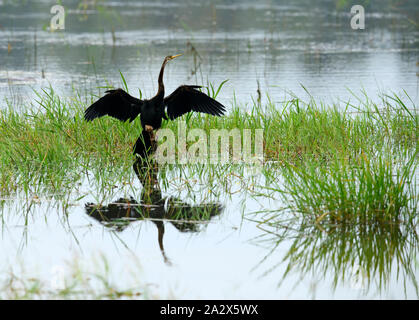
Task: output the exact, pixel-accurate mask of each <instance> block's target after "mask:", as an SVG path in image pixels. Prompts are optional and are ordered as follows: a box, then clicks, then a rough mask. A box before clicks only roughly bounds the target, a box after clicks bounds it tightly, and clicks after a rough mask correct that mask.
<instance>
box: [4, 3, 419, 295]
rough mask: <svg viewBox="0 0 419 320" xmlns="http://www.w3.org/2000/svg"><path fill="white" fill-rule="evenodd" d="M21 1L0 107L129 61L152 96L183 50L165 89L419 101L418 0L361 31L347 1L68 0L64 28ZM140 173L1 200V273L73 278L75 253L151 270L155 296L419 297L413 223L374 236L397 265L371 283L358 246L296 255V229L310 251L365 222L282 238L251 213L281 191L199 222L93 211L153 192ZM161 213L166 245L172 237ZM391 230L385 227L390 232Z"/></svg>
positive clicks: (89, 266)
mask: <svg viewBox="0 0 419 320" xmlns="http://www.w3.org/2000/svg"><path fill="white" fill-rule="evenodd" d="M19 2H20V1H2V0H0V97H1V98H3V99H1V102H0V107H2V106H4V105H5V102H4V99H5V98H7V99H8V100H9V101H12V102H13V103H14V104H16V105H19V104H20V102H21V101H31V99H32V98H33V97H34V94H33V92H32V90H33V89H40V88H43V87H45V86H48V85H49V84H51V85H52V86H53V87H54V89H55V90H56V91H58V92H59V93H60V94H62V95H65V96H71V95H72V94H73V90H80V91H81V92H82V93H84V92H86V90H87V91H88V92H89V91H93V92H97V91H98V89H97V87H98V86H103V85H104V84H105V83H106V82H109V83H110V84H113V85H115V86H120V85H121V84H120V76H119V71H121V72H122V73H123V74H124V75H125V78H126V80H127V83H128V86H129V88H130V91H131V93H133V94H136V93H137V92H138V91H137V90H138V88H141V90H142V92H143V93H144V94H145V95H147V96H151V95H153V94H154V92H155V91H156V88H157V74H158V70H159V68H160V65H161V62H162V59H163V57H164V56H166V55H168V54H177V53H185V55H184V56H183V57H182V58H179V59H176V60H174V61H172V62H171V63H170V64H169V66H168V67H167V68H166V73H165V82H166V86H167V88H168V89H167V90H168V91H170V90H171V89H175V88H176V86H177V85H179V84H182V83H188V84H195V83H197V84H206V83H207V81H210V82H213V83H215V84H217V83H220V82H221V81H223V80H225V79H229V82H228V83H227V85H226V87H225V88H224V89H223V90H222V92H221V93H220V96H219V99H220V101H222V102H224V103H225V104H226V105H228V104H229V103H230V102H231V101H232V99H233V94H235V95H236V97H237V99H238V101H239V102H241V103H242V104H243V105H245V104H250V103H251V96H253V97H256V91H257V88H258V82H259V83H260V88H261V90H262V92H263V93H264V94H265V93H269V95H270V97H271V98H272V100H274V101H281V100H283V99H284V98H286V97H290V96H291V95H292V94H293V93H295V94H297V95H298V96H301V97H302V98H306V97H307V93H306V92H305V91H304V89H303V88H302V86H301V85H303V86H304V87H305V88H307V90H308V91H309V92H310V93H311V94H312V95H313V96H314V97H316V98H318V99H319V100H323V101H326V102H337V101H342V100H343V101H346V100H348V99H351V100H354V99H355V98H354V97H353V96H352V95H351V93H350V92H349V90H351V91H353V92H355V93H356V94H359V93H360V92H361V90H365V91H366V93H367V94H368V96H370V97H371V98H373V99H374V98H378V96H379V94H380V93H383V92H384V93H389V92H392V91H394V92H396V93H401V92H403V90H405V91H406V92H407V93H408V94H409V95H410V97H411V98H412V100H413V101H414V102H415V103H418V102H419V83H418V79H419V78H418V72H419V67H418V61H419V58H418V52H419V41H418V39H419V37H418V36H419V29H418V27H417V21H418V13H419V3H418V2H417V1H405V3H404V5H403V6H401V7H399V6H394V7H391V8H390V7H388V6H383V5H378V4H375V5H374V4H373V5H372V6H371V7H369V8H367V9H366V13H367V15H366V30H352V29H351V28H350V14H349V9H346V10H343V11H336V9H335V8H336V6H335V4H334V2H332V1H319V2H316V6H315V7H313V4H312V2H311V1H303V0H301V1H288V2H287V1H261V2H258V3H256V2H255V1H206V2H203V3H202V4H199V3H197V2H196V1H186V2H180V1H167V2H166V1H152V2H146V1H123V2H122V1H105V2H104V4H105V5H104V6H103V7H100V8H99V9H93V8H92V7H90V6H89V7H87V8H84V7H83V6H79V2H78V1H66V2H65V3H66V6H65V9H66V14H67V16H66V21H65V30H61V31H56V32H50V31H48V30H47V26H48V25H49V21H50V19H51V16H52V15H51V14H50V13H49V12H50V3H51V2H50V1H37V4H36V5H35V4H33V3H32V2H30V4H24V5H22V4H19ZM28 3H29V1H28ZM374 3H375V2H374ZM112 30H114V33H113V32H112ZM412 107H413V106H412ZM132 183H133V186H134V187H133V188H132V187H126V186H117V188H116V189H115V190H113V191H112V193H111V195H107V196H106V197H103V195H101V194H100V192H99V191H96V186H95V185H94V184H91V182H89V181H88V179H87V178H86V180H85V181H83V182H82V184H81V186H78V187H75V190H74V192H73V193H72V194H70V195H66V197H68V199H70V203H71V206H70V207H68V208H63V207H62V205H61V204H60V201H55V200H52V197H50V196H47V195H39V197H40V198H39V199H38V198H36V199H32V200H33V202H30V201H29V202H28V203H32V204H31V205H29V204H28V203H27V199H25V198H23V199H19V200H18V201H16V199H1V207H0V208H1V217H2V220H1V224H2V230H1V241H0V252H1V254H0V271H1V272H2V273H1V275H2V278H7V276H8V274H9V273H8V272H9V271H13V272H14V273H15V274H17V275H21V276H22V277H31V276H33V277H41V278H43V279H45V280H46V281H50V279H51V278H53V276H54V274H55V273H56V272H57V270H58V271H59V272H62V273H63V274H65V275H66V276H70V277H71V270H72V266H73V265H74V264H76V263H77V264H80V265H81V266H82V267H83V268H84V269H85V270H87V271H88V272H93V271H97V270H98V269H100V267H98V266H100V265H101V261H102V257H103V258H104V259H106V260H107V261H109V262H110V271H109V278H110V279H112V280H113V281H114V282H115V283H117V284H120V285H121V287H124V286H128V287H130V286H134V285H137V284H138V285H143V284H145V285H146V286H147V287H148V290H149V294H150V296H151V297H163V298H164V297H174V298H246V299H251V298H268V299H292V298H343V299H351V298H417V297H418V292H417V289H416V276H417V274H418V270H417V263H418V262H417V260H416V257H415V255H414V254H413V253H416V251H417V244H416V242H415V241H413V240H411V239H410V235H409V234H406V235H405V234H404V236H403V237H400V239H404V240H403V241H402V240H400V239H399V238H398V239H399V240H394V239H392V240H388V242H385V240H384V243H381V244H380V241H377V242H376V241H374V242H373V243H374V244H375V243H377V246H376V247H375V249H377V248H381V249H380V250H384V251H382V254H383V256H384V257H385V259H384V260H385V264H386V266H387V267H386V268H384V271H383V272H381V273H378V274H377V273H372V274H373V276H372V277H371V282H370V283H368V284H366V283H365V281H364V280H365V274H366V272H368V271H370V272H371V270H359V268H358V266H357V263H356V262H354V260H352V259H347V260H345V261H337V260H336V259H337V258H336V257H334V256H333V255H332V254H331V255H326V256H321V257H318V259H317V260H316V261H315V262H312V263H311V264H308V265H307V263H306V262H307V259H308V256H307V255H304V254H302V255H300V256H298V257H292V256H291V257H290V256H287V254H288V253H289V250H290V248H291V245H292V244H293V243H294V241H296V239H313V240H315V241H313V242H312V244H311V246H312V247H305V246H304V244H303V243H302V244H301V247H302V248H306V251H304V252H310V250H311V249H314V250H316V249H318V248H324V246H325V245H326V246H327V245H329V247H327V248H329V250H330V252H333V247H335V246H336V245H337V244H338V243H339V244H342V243H348V244H349V243H354V244H356V243H358V242H359V241H360V239H359V238H358V235H357V234H353V235H349V236H348V235H346V237H344V238H343V239H341V238H332V240H330V239H329V240H327V239H325V238H324V236H322V235H321V233H320V234H316V232H307V233H304V232H303V233H298V232H297V233H295V234H292V233H291V234H288V232H287V235H286V236H285V237H284V238H283V239H281V240H279V239H280V237H277V236H275V235H273V234H272V233H268V232H267V230H265V229H264V228H261V226H258V224H257V223H255V222H253V221H252V218H253V216H252V215H251V213H252V212H255V211H258V210H265V209H272V208H279V207H281V205H283V204H282V203H279V202H278V201H275V200H272V199H268V198H263V197H259V198H258V197H250V196H248V195H245V194H243V193H242V192H237V193H233V194H232V195H222V196H220V197H218V198H216V199H211V200H212V201H216V202H217V203H220V204H221V205H222V210H220V212H219V213H218V214H217V215H214V216H213V217H212V218H211V219H210V220H209V221H207V222H205V223H203V224H198V225H197V226H198V227H197V229H196V230H192V231H191V230H189V231H188V230H186V231H185V230H181V228H179V226H177V225H176V224H175V223H173V222H171V221H163V222H162V221H161V220H156V221H157V222H156V221H154V222H153V221H151V220H150V219H147V220H145V221H144V220H141V221H131V220H130V222H131V223H129V224H127V225H125V224H123V227H121V228H120V230H119V229H118V228H115V227H114V226H112V225H111V226H109V225H107V226H106V225H104V224H102V223H100V222H99V221H98V220H97V219H94V218H93V217H91V216H89V215H88V214H86V208H85V205H86V204H87V203H98V202H100V201H102V200H103V204H104V205H107V204H109V203H110V202H112V201H116V200H118V199H120V198H130V197H133V199H135V200H136V201H140V199H141V195H140V193H139V192H138V190H141V186H140V185H139V182H138V181H136V180H135V179H133V180H132ZM160 183H161V184H162V181H160ZM231 186H232V191H233V192H234V191H235V190H236V189H237V190H238V191H240V189H239V187H238V186H240V181H236V180H235V179H234V178H232V181H231ZM204 187H205V186H204ZM235 188H236V189H235ZM133 190H134V191H133ZM135 190H136V191H135ZM174 194H177V195H178V197H179V198H181V199H183V201H185V202H186V203H189V205H200V204H201V203H202V202H205V201H204V200H208V199H196V198H195V197H199V196H198V195H202V192H196V194H195V195H194V196H191V195H190V194H188V193H187V192H185V191H182V192H179V191H178V190H177V189H176V188H174V187H173V188H172V189H170V188H169V189H165V190H163V197H168V196H173V195H174ZM80 196H84V198H82V199H79V198H80ZM158 221H160V222H158ZM159 223H160V224H159ZM161 224H163V226H164V237H163V244H164V255H163V254H162V251H161V248H160V246H159V241H158V234H159V232H158V231H159V230H160V231H161ZM159 228H160V229H159ZM297 229H298V228H297ZM268 231H270V232H274V233H278V234H282V232H283V230H270V229H269V230H268ZM400 232H401V233H403V232H404V231H403V230H401V231H400ZM375 234H377V233H374V232H373V231H371V235H370V236H371V237H374V235H375ZM310 237H311V238H310ZM348 237H349V238H348ZM377 237H378V238H377V239H381V240H382V239H387V238H386V236H385V234H384V236H383V237H382V238H379V236H377ZM354 247H356V246H354ZM385 248H389V249H388V250H386V249H385ZM373 249H374V248H373ZM393 249H394V250H393ZM361 251H362V250H361ZM359 252H360V251H359V250H358V251H356V250H354V251H353V252H352V251H351V250H350V247H348V254H350V255H353V256H355V257H356V254H359V256H358V257H357V258H355V261H356V260H357V259H362V258H363V256H362V252H361V253H359ZM396 253H400V255H397V254H396ZM412 257H414V258H412ZM165 259H166V261H165ZM376 260H379V257H378V256H377V258H376ZM291 262H292V268H291V271H290V272H289V273H286V270H287V267H288V266H289V263H291ZM338 262H339V263H340V267H339V268H338V267H337V266H336V267H335V268H334V266H335V264H338ZM375 262H376V261H375ZM375 262H374V258H373V264H374V263H375ZM377 263H378V262H377ZM326 266H332V267H329V268H326ZM361 269H362V268H361ZM284 274H286V276H285V277H284ZM360 275H361V276H360ZM380 275H381V276H380ZM336 278H337V280H336ZM134 279H135V280H134Z"/></svg>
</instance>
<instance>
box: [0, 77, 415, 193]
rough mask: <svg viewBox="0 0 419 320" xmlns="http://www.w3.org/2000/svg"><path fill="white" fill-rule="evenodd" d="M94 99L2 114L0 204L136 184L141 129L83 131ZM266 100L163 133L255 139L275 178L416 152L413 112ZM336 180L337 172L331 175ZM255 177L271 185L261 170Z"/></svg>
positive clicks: (44, 101)
mask: <svg viewBox="0 0 419 320" xmlns="http://www.w3.org/2000/svg"><path fill="white" fill-rule="evenodd" d="M223 84H224V83H222V84H221V85H219V86H213V85H211V86H208V88H207V90H208V93H209V94H210V95H214V96H216V95H217V94H218V92H219V90H220V89H221V87H222V85H223ZM95 99H97V96H96V95H93V94H91V95H87V96H82V95H80V94H79V93H77V92H75V93H74V95H73V96H72V97H70V98H66V99H65V100H63V99H61V98H60V97H59V96H58V95H57V94H56V93H55V92H54V90H53V88H52V87H50V88H48V89H45V90H43V92H41V93H37V100H36V101H35V102H33V104H32V105H31V106H28V107H27V108H19V110H20V111H15V109H14V106H13V105H8V107H7V108H6V109H3V110H2V111H1V112H0V166H1V169H0V194H1V195H2V196H5V195H8V194H13V193H16V192H24V193H26V194H31V193H34V194H42V193H48V194H63V193H66V192H68V191H69V190H73V189H74V187H75V186H77V184H78V183H80V181H81V180H82V177H84V176H87V177H89V179H93V180H96V181H98V182H99V183H98V187H100V188H101V189H103V190H105V189H109V188H112V187H113V186H114V185H118V184H125V183H130V181H132V180H133V179H134V176H133V172H132V163H133V161H134V157H133V155H132V146H133V144H134V142H135V141H136V139H137V138H138V134H139V132H141V125H140V121H139V119H137V120H136V121H134V122H133V123H131V124H130V123H128V122H126V123H122V122H119V121H117V120H115V119H112V118H110V117H104V118H101V119H96V120H95V121H93V122H89V123H87V122H86V121H84V119H83V112H84V110H85V109H86V107H87V106H88V105H89V104H90V103H91V102H93V101H94V100H95ZM268 100H269V102H268V103H267V104H266V105H263V106H262V105H260V104H259V103H257V102H255V101H254V102H253V104H252V105H251V106H248V105H246V106H241V105H239V104H238V103H237V101H236V100H235V99H233V101H232V106H231V108H230V111H229V112H228V114H227V115H226V116H224V117H211V116H208V115H204V114H199V113H194V114H187V115H185V116H184V117H182V118H181V119H179V120H176V121H170V122H165V123H164V126H165V127H166V128H170V129H172V130H173V131H174V132H175V133H176V132H177V129H178V126H179V123H180V121H186V123H187V127H188V128H201V129H204V130H205V131H206V132H207V133H209V130H211V129H227V130H231V129H234V128H238V129H239V130H243V129H251V130H254V129H263V131H264V134H263V137H264V140H263V144H264V149H263V150H264V158H265V161H269V162H271V163H274V164H276V165H274V166H273V167H275V166H276V167H277V168H278V167H282V166H284V165H285V166H288V165H293V166H295V167H298V166H306V165H313V166H320V167H327V166H329V164H330V163H331V162H333V161H334V159H335V158H336V157H337V156H338V157H339V158H342V159H346V160H345V161H346V165H347V166H356V165H357V162H358V161H359V159H360V155H361V154H366V155H367V156H368V155H373V154H377V153H379V152H382V146H383V145H386V146H389V147H388V148H387V150H389V151H388V152H391V154H392V155H397V154H400V153H403V152H405V150H414V149H415V148H416V149H417V147H418V139H417V138H418V119H419V118H418V117H419V116H418V114H417V112H415V111H414V108H415V106H413V109H412V108H408V107H407V105H406V104H405V103H404V102H403V101H402V99H401V98H400V97H398V96H397V95H394V96H390V97H384V98H383V101H382V102H381V103H380V107H379V104H375V103H373V102H371V101H370V100H369V99H368V98H365V99H364V100H360V103H359V105H358V106H355V105H353V104H349V103H348V104H346V105H344V106H330V107H326V106H325V105H323V104H321V103H320V104H318V103H316V102H315V101H314V99H310V101H308V102H304V101H302V100H300V99H297V98H294V99H292V100H289V101H284V102H281V103H274V102H272V100H270V99H268ZM407 100H408V99H407ZM409 103H411V102H409ZM383 108H384V110H383ZM412 110H413V111H412ZM386 152H387V151H386ZM172 167H177V170H180V171H179V172H180V174H181V178H182V179H183V181H184V182H185V181H186V182H188V180H194V176H195V178H196V176H198V177H200V179H201V178H202V179H204V180H205V183H206V184H207V187H208V186H210V185H222V183H220V181H221V182H222V181H223V179H224V180H225V177H228V176H229V175H232V174H235V173H236V172H240V169H238V168H239V167H240V165H239V166H233V165H230V164H227V165H205V166H202V165H198V166H197V165H187V166H183V169H182V168H180V169H179V167H182V166H177V165H174V166H170V165H169V166H167V167H166V168H160V169H161V170H160V171H161V173H160V174H161V177H163V178H164V175H165V173H164V172H167V170H169V171H170V168H172ZM185 167H187V170H185V169H184V168H185ZM331 167H333V165H332V166H331ZM172 169H173V168H172ZM273 170H276V169H275V168H274V169H273ZM336 170H337V171H339V170H341V169H340V168H338V167H336V166H335V171H336ZM262 171H263V174H266V175H270V172H269V171H268V170H262ZM182 172H183V173H182ZM236 175H237V174H236ZM220 179H221V180H220ZM165 183H166V182H165V179H163V184H165ZM192 185H193V184H192ZM192 189H193V188H191V190H192Z"/></svg>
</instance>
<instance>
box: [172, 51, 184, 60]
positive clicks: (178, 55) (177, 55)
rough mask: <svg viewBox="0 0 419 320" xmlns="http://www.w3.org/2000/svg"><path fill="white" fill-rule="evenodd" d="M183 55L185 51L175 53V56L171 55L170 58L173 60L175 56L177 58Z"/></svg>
mask: <svg viewBox="0 0 419 320" xmlns="http://www.w3.org/2000/svg"><path fill="white" fill-rule="evenodd" d="M181 55H183V53H181V54H176V55H174V56H171V57H170V60H172V59H174V58H177V57H180V56H181Z"/></svg>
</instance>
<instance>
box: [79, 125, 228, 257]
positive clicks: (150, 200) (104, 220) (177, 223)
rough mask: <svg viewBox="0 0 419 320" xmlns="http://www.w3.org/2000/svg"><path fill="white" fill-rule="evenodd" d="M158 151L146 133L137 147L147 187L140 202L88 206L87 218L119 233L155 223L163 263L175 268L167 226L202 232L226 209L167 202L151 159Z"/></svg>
mask: <svg viewBox="0 0 419 320" xmlns="http://www.w3.org/2000/svg"><path fill="white" fill-rule="evenodd" d="M155 150H156V142H155V141H154V140H153V135H152V133H150V132H148V131H146V130H143V132H142V134H141V136H140V137H139V138H138V140H137V142H136V143H135V146H134V154H135V155H136V156H137V159H136V161H135V162H134V164H133V168H134V171H135V173H136V175H137V177H138V179H139V180H140V182H141V184H142V185H143V189H142V193H141V200H140V201H139V202H138V201H136V200H135V199H134V198H132V197H131V198H130V199H126V198H120V199H118V200H117V201H115V202H113V203H109V204H108V205H106V206H101V205H99V204H93V203H87V204H86V206H85V209H86V214H88V215H89V216H91V217H92V218H94V219H95V220H97V221H99V222H100V223H101V224H103V225H104V226H105V227H108V228H111V229H113V230H115V231H123V230H124V229H125V228H126V227H127V226H128V225H129V224H130V223H132V222H135V221H139V220H144V219H147V220H151V221H152V222H153V223H154V224H155V225H156V227H157V230H158V243H159V247H160V251H161V253H162V255H163V259H164V261H165V262H166V263H167V264H171V263H170V260H169V259H168V258H167V256H166V253H165V251H164V246H163V236H164V224H165V223H166V222H169V223H171V224H172V225H173V226H174V227H175V228H176V229H177V230H179V231H180V232H199V231H200V226H201V225H202V223H205V222H208V221H209V220H210V219H211V218H212V217H214V216H217V215H219V214H220V213H221V212H222V210H223V206H222V205H221V204H220V203H207V204H202V205H194V206H192V205H189V204H187V203H185V202H183V201H182V200H180V199H177V198H173V197H166V198H163V196H162V192H161V189H160V186H159V183H158V167H157V164H156V162H155V161H153V159H152V157H151V156H150V155H152V154H153V153H154V151H155Z"/></svg>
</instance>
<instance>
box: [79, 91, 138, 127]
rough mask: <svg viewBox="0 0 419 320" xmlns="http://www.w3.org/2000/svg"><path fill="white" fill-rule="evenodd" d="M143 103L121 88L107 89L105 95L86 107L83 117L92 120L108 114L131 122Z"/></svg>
mask: <svg viewBox="0 0 419 320" xmlns="http://www.w3.org/2000/svg"><path fill="white" fill-rule="evenodd" d="M143 103H144V102H143V101H142V100H140V99H137V98H135V97H133V96H131V95H129V94H128V93H126V92H125V91H124V90H122V89H116V90H108V91H106V95H104V96H103V97H102V98H100V99H99V100H98V101H96V102H95V103H93V104H92V105H91V106H90V107H89V108H87V109H86V111H85V112H84V119H86V120H87V121H92V120H93V119H95V118H100V117H103V116H106V115H108V116H111V117H114V118H117V119H119V120H122V121H126V120H128V119H129V120H130V122H131V121H132V120H134V119H135V118H136V117H137V116H138V114H139V113H140V111H141V105H142V104H143Z"/></svg>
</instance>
